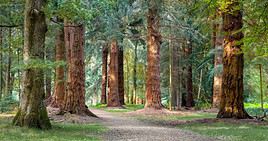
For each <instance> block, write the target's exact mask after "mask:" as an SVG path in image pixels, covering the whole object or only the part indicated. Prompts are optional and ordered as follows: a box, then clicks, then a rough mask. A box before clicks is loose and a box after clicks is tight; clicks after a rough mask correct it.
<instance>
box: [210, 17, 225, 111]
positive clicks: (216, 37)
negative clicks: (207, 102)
mask: <svg viewBox="0 0 268 141" xmlns="http://www.w3.org/2000/svg"><path fill="white" fill-rule="evenodd" d="M212 28H213V33H212V47H213V48H214V50H215V54H214V72H215V73H214V79H213V81H214V82H213V98H212V107H213V108H219V106H220V102H221V94H222V72H221V70H220V65H222V57H223V37H222V30H221V29H222V26H221V24H219V23H216V22H214V23H213V26H212Z"/></svg>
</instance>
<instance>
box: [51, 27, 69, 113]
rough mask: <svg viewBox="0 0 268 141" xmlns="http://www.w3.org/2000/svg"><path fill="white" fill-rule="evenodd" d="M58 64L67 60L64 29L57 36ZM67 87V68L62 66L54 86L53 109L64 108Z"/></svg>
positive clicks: (57, 71)
mask: <svg viewBox="0 0 268 141" xmlns="http://www.w3.org/2000/svg"><path fill="white" fill-rule="evenodd" d="M55 58H56V62H57V63H62V62H63V61H65V60H66V58H65V44H64V29H63V28H61V29H58V30H57V34H56V57H55ZM65 91H66V85H65V67H64V66H63V65H62V64H60V65H58V66H57V67H56V79H55V85H54V95H53V97H52V101H51V103H50V106H51V107H59V108H61V109H62V108H63V102H64V96H65Z"/></svg>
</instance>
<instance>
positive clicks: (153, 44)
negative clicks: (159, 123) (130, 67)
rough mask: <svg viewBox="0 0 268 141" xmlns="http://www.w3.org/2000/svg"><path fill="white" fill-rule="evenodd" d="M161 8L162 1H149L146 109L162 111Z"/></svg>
mask: <svg viewBox="0 0 268 141" xmlns="http://www.w3.org/2000/svg"><path fill="white" fill-rule="evenodd" d="M159 6H161V0H149V10H148V17H147V22H148V23H147V24H148V25H147V26H148V27H147V30H148V33H147V34H148V35H147V42H148V47H147V63H148V66H147V74H146V75H147V78H146V104H145V108H154V109H161V108H162V107H163V106H162V104H161V91H160V41H161V35H160V32H159V20H160V16H159V9H158V8H159Z"/></svg>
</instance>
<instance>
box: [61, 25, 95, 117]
mask: <svg viewBox="0 0 268 141" xmlns="http://www.w3.org/2000/svg"><path fill="white" fill-rule="evenodd" d="M64 26H65V27H64V34H65V36H64V37H65V47H66V50H67V65H68V69H67V91H66V95H65V97H64V103H63V111H64V112H68V113H71V114H79V115H88V116H94V117H95V116H96V115H94V114H93V113H92V112H91V111H89V110H88V109H87V107H86V105H85V62H84V40H85V39H84V34H85V31H84V26H83V25H82V24H77V23H72V22H70V21H67V20H66V21H65V22H64Z"/></svg>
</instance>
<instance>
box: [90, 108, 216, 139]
mask: <svg viewBox="0 0 268 141" xmlns="http://www.w3.org/2000/svg"><path fill="white" fill-rule="evenodd" d="M92 112H93V113H95V114H96V115H97V116H99V117H100V118H101V119H102V120H103V122H102V124H103V125H105V126H107V127H108V129H109V130H108V131H107V132H106V133H105V134H104V136H103V139H104V140H107V141H197V140H198V141H215V140H218V139H215V138H211V137H206V136H203V135H200V134H198V133H194V132H191V131H186V130H182V129H178V128H173V127H170V126H163V125H161V126H159V125H157V124H154V123H151V122H146V121H141V120H138V119H136V118H133V117H132V116H131V115H132V114H129V113H118V112H117V113H115V112H114V113H112V112H106V111H104V110H99V109H94V110H92Z"/></svg>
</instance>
